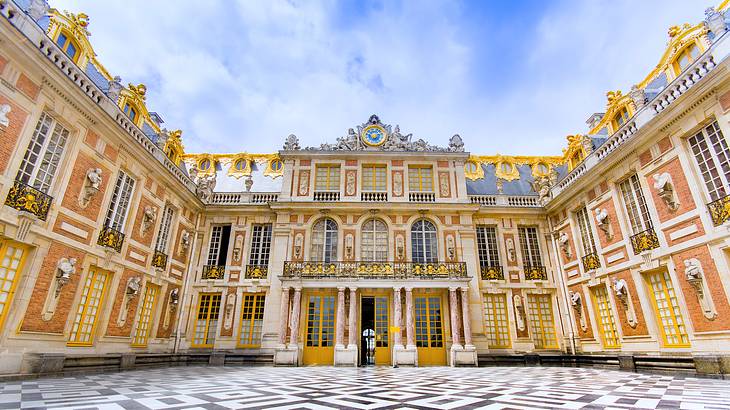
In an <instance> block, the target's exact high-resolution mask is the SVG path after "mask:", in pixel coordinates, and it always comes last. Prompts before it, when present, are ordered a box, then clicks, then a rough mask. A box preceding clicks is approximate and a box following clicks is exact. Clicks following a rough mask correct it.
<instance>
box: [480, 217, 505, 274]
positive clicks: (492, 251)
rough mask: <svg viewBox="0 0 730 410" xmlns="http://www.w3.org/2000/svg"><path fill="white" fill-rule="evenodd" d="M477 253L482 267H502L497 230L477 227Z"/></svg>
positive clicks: (484, 226) (482, 226) (488, 227)
mask: <svg viewBox="0 0 730 410" xmlns="http://www.w3.org/2000/svg"><path fill="white" fill-rule="evenodd" d="M477 251H478V253H479V261H480V263H481V265H482V266H500V265H501V264H500V263H499V249H497V228H496V227H494V226H486V225H477Z"/></svg>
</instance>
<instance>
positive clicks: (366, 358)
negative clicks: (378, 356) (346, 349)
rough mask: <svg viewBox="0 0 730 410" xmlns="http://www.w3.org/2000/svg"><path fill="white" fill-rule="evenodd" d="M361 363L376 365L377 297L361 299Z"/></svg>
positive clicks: (363, 364) (362, 364)
mask: <svg viewBox="0 0 730 410" xmlns="http://www.w3.org/2000/svg"><path fill="white" fill-rule="evenodd" d="M360 365H361V366H373V365H375V298H371V297H364V298H362V300H361V301H360Z"/></svg>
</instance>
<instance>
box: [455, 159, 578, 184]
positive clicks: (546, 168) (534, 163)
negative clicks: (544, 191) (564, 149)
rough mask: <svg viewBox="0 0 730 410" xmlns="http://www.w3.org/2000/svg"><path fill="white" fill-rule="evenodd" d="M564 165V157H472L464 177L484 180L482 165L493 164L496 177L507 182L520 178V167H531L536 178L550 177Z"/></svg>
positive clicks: (465, 165) (467, 163)
mask: <svg viewBox="0 0 730 410" xmlns="http://www.w3.org/2000/svg"><path fill="white" fill-rule="evenodd" d="M563 163H564V159H563V157H555V156H522V155H520V156H511V155H499V154H497V155H471V156H470V157H469V159H468V160H467V161H466V164H464V175H465V176H466V178H468V179H470V180H472V181H473V180H477V179H482V178H484V169H483V168H482V165H486V164H493V165H494V167H495V176H496V177H497V178H499V179H503V180H505V181H513V180H515V179H519V178H520V173H519V170H518V169H517V166H519V165H529V166H530V169H531V171H532V175H533V177H535V178H540V177H550V176H551V175H552V174H553V173H554V169H555V167H556V166H559V165H562V164H563Z"/></svg>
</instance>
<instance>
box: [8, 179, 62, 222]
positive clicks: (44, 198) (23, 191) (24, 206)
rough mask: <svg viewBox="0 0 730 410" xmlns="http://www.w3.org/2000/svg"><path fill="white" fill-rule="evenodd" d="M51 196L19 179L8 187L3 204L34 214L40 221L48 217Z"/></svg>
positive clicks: (51, 200)
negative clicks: (8, 190)
mask: <svg viewBox="0 0 730 410" xmlns="http://www.w3.org/2000/svg"><path fill="white" fill-rule="evenodd" d="M52 202H53V197H52V196H50V195H48V194H46V193H43V192H41V191H39V190H38V189H36V188H33V187H32V186H30V185H28V184H26V183H23V182H21V181H15V182H14V183H13V186H12V187H11V188H10V192H9V193H8V197H7V198H5V205H7V206H9V207H11V208H15V209H17V210H18V211H23V212H28V213H31V214H33V215H35V216H36V217H37V218H38V219H40V220H41V221H45V220H46V218H48V210H49V209H51V203H52Z"/></svg>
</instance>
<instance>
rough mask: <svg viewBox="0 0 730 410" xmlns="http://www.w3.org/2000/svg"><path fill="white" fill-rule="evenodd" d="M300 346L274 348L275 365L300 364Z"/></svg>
mask: <svg viewBox="0 0 730 410" xmlns="http://www.w3.org/2000/svg"><path fill="white" fill-rule="evenodd" d="M298 365H299V347H297V346H287V347H277V348H276V350H274V366H298Z"/></svg>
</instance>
